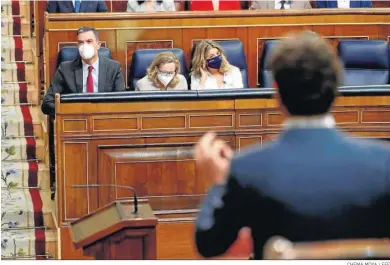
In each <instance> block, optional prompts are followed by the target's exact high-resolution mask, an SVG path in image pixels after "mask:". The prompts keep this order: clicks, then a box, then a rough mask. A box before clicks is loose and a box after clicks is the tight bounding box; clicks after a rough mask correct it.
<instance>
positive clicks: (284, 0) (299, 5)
mask: <svg viewBox="0 0 390 265" xmlns="http://www.w3.org/2000/svg"><path fill="white" fill-rule="evenodd" d="M310 8H311V5H310V2H309V1H307V0H295V1H294V0H292V1H290V0H267V1H263V0H255V1H252V5H251V6H250V7H249V9H310Z"/></svg>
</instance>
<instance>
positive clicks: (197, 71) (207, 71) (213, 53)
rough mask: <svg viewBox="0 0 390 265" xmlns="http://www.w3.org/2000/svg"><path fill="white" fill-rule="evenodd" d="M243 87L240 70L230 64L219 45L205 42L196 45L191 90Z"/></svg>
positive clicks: (208, 41)
mask: <svg viewBox="0 0 390 265" xmlns="http://www.w3.org/2000/svg"><path fill="white" fill-rule="evenodd" d="M243 87H244V84H243V82H242V75H241V72H240V70H239V69H238V68H237V67H235V66H233V65H231V64H230V63H229V62H228V60H227V59H226V56H225V53H224V51H223V49H222V47H221V46H220V45H219V44H218V43H216V42H214V41H211V40H203V41H201V42H200V43H198V44H197V45H196V49H195V52H194V55H193V58H192V70H191V90H199V89H219V88H228V89H229V88H243Z"/></svg>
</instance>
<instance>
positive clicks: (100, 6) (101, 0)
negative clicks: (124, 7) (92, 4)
mask: <svg viewBox="0 0 390 265" xmlns="http://www.w3.org/2000/svg"><path fill="white" fill-rule="evenodd" d="M107 11H108V8H107V5H106V2H105V1H104V0H99V1H98V5H97V11H96V12H107Z"/></svg>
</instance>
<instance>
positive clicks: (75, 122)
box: [62, 119, 88, 133]
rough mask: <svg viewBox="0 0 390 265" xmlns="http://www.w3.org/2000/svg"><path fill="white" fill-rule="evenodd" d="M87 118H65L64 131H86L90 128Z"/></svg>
mask: <svg viewBox="0 0 390 265" xmlns="http://www.w3.org/2000/svg"><path fill="white" fill-rule="evenodd" d="M87 128H88V121H87V119H64V120H63V125H62V131H63V132H68V133H69V132H86V131H87V130H88V129H87Z"/></svg>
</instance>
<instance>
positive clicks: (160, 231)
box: [56, 86, 390, 258]
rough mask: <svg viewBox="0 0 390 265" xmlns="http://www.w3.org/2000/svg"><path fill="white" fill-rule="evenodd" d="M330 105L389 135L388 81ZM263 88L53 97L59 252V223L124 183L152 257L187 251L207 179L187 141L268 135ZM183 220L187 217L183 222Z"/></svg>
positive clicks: (370, 130) (273, 133)
mask: <svg viewBox="0 0 390 265" xmlns="http://www.w3.org/2000/svg"><path fill="white" fill-rule="evenodd" d="M341 92H342V96H341V97H340V98H338V99H337V102H336V104H335V106H334V107H333V109H332V113H333V114H334V116H335V118H336V121H337V124H338V125H339V126H340V127H341V128H343V129H344V130H347V131H350V132H351V133H353V134H354V135H356V136H358V137H368V138H386V139H390V87H389V86H387V87H383V88H372V89H368V88H367V89H359V88H353V89H343V90H341ZM272 96H273V90H272V89H245V90H217V91H215V90H214V91H199V92H198V91H186V92H177V93H175V92H150V93H148V92H145V93H142V92H123V93H109V94H106V95H102V94H94V95H87V94H73V95H65V96H62V97H61V99H60V97H59V96H58V97H57V99H56V100H57V101H56V112H57V113H56V115H57V116H56V131H57V134H56V143H57V144H56V146H57V153H56V154H57V181H56V184H57V206H58V209H57V210H58V215H57V217H58V223H59V224H60V226H61V227H62V229H61V231H62V235H61V238H62V257H63V258H69V257H74V256H73V255H77V254H75V253H72V246H71V245H69V243H71V242H70V240H69V234H68V231H66V230H67V228H66V226H67V224H68V223H69V222H71V221H73V220H75V219H77V218H79V217H81V216H83V215H85V214H88V213H90V212H92V211H94V210H96V209H97V208H99V207H101V206H104V205H106V204H107V203H109V202H111V201H113V200H116V199H118V198H122V197H131V196H132V194H131V193H130V192H129V191H126V190H119V189H118V190H116V189H114V188H112V189H110V188H99V189H85V190H84V189H72V188H71V186H72V185H74V184H94V183H98V184H117V185H130V186H132V187H134V188H135V189H136V190H137V193H138V195H139V196H140V197H142V198H147V199H148V200H149V202H150V205H151V207H152V209H153V210H154V214H155V215H156V216H157V218H158V220H159V225H158V227H157V235H158V236H157V242H158V243H157V249H158V250H157V256H158V258H195V257H197V256H196V254H195V249H194V246H193V242H192V241H193V231H192V229H193V227H192V223H191V222H192V221H193V220H194V216H195V214H196V212H197V209H198V206H199V203H200V202H201V200H202V198H203V197H204V194H205V193H206V192H207V190H208V188H209V185H210V181H209V179H207V178H206V177H204V176H202V175H200V174H199V173H198V172H196V170H195V165H194V160H193V157H192V146H193V144H194V143H195V142H196V141H197V140H198V139H199V137H200V136H201V135H203V134H204V133H205V132H206V131H208V130H214V131H216V132H217V133H218V135H219V137H220V138H222V139H224V140H225V141H227V142H228V143H229V144H230V145H231V146H232V147H233V148H234V149H236V150H237V151H240V150H241V149H242V148H243V147H244V146H247V145H250V144H254V143H260V144H262V143H264V142H266V141H269V140H272V139H274V138H275V137H277V136H278V134H279V133H280V132H281V123H282V120H283V117H282V114H281V113H280V111H279V110H278V109H277V107H278V105H277V102H276V100H275V99H273V98H272ZM188 222H190V223H188Z"/></svg>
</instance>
